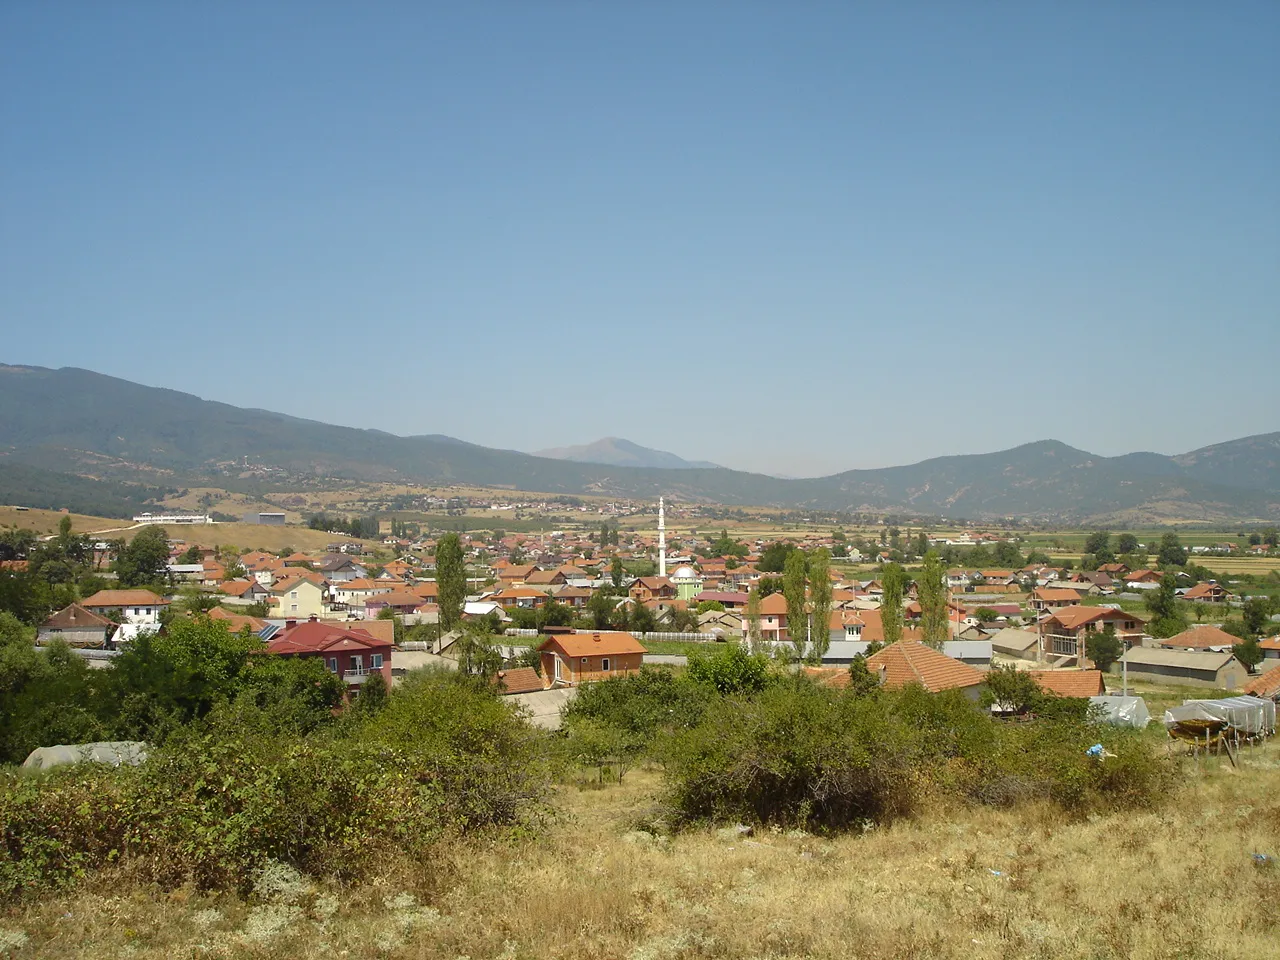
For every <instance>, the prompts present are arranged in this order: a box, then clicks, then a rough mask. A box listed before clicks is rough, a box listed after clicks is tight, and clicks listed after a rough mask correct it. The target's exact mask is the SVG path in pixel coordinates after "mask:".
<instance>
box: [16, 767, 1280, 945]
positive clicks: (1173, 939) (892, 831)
mask: <svg viewBox="0 0 1280 960" xmlns="http://www.w3.org/2000/svg"><path fill="white" fill-rule="evenodd" d="M1278 760H1280V749H1278V748H1277V747H1275V746H1272V747H1267V748H1264V749H1263V750H1261V751H1259V752H1258V753H1256V754H1254V755H1252V756H1249V757H1248V758H1247V759H1246V760H1245V762H1244V766H1243V767H1242V769H1241V770H1240V771H1238V772H1235V771H1231V770H1230V769H1228V768H1222V767H1220V766H1218V765H1217V763H1216V761H1215V762H1214V764H1213V766H1212V767H1211V768H1206V769H1203V770H1197V769H1196V768H1194V767H1190V768H1188V771H1187V776H1188V777H1189V778H1190V783H1189V785H1188V787H1187V789H1186V790H1185V792H1184V793H1183V794H1182V795H1181V796H1180V797H1179V799H1178V801H1177V802H1176V803H1175V804H1170V805H1169V806H1168V807H1167V808H1166V809H1163V810H1160V811H1155V812H1150V813H1142V814H1131V815H1115V816H1110V817H1104V818H1097V819H1093V820H1088V821H1081V822H1068V821H1067V820H1066V819H1065V818H1064V817H1063V816H1062V814H1061V813H1060V812H1059V811H1056V810H1054V809H1051V808H1047V807H1045V808H1040V807H1031V808H1023V809H1021V810H1018V811H1013V812H1000V811H992V810H986V809H961V810H952V811H945V810H935V811H933V812H932V813H930V814H929V815H928V816H926V817H924V818H922V819H921V820H920V821H918V822H911V823H903V824H900V825H897V826H894V827H892V828H888V829H877V830H872V831H870V832H869V833H867V834H865V835H859V836H846V837H841V838H837V839H834V840H823V839H819V838H815V837H812V836H805V835H783V834H778V833H769V832H766V833H764V834H762V835H759V836H756V837H752V838H734V839H728V840H726V839H720V838H718V837H717V836H716V835H715V834H713V833H711V832H709V831H699V832H693V833H689V834H685V835H682V836H678V837H676V838H674V839H671V840H665V839H658V838H655V837H653V836H652V835H650V834H647V833H640V832H635V831H632V830H631V825H632V823H633V822H634V820H635V818H636V816H637V814H641V813H643V812H644V811H646V810H647V809H648V808H649V807H650V806H651V804H652V803H653V800H654V796H655V794H656V791H657V789H658V787H659V777H658V775H657V774H656V773H654V772H651V771H639V772H636V773H633V774H632V775H631V776H629V777H628V779H627V782H626V784H625V785H623V786H621V787H618V786H613V787H609V788H606V789H603V790H598V791H583V792H579V791H578V790H577V789H575V788H572V787H566V788H563V789H562V790H561V793H560V797H559V805H560V808H561V809H562V811H563V816H562V817H561V819H560V821H559V822H558V823H555V824H553V825H551V826H549V827H548V828H547V829H545V830H543V831H540V832H539V833H538V834H537V835H535V836H531V837H530V838H528V839H526V840H524V841H520V842H493V843H491V844H484V843H478V842H477V843H472V844H469V845H468V846H466V847H465V848H464V849H459V850H456V851H454V853H453V862H452V864H451V865H450V869H449V870H448V871H447V872H446V873H445V874H442V875H443V876H446V877H447V879H446V880H444V881H443V882H441V883H439V884H438V885H437V891H436V893H435V894H434V895H433V896H431V897H430V902H429V903H426V904H424V903H421V902H420V901H418V900H416V899H414V898H413V897H412V896H410V895H408V894H407V893H406V891H405V890H404V889H403V886H402V885H400V884H398V883H396V882H393V881H390V880H389V881H387V882H385V883H382V884H372V885H368V886H365V887H362V888H360V889H357V890H347V891H343V890H328V891H316V890H312V891H310V892H307V893H301V894H300V895H298V896H297V897H296V898H295V899H294V900H293V903H292V904H289V903H276V904H274V905H271V904H265V905H264V904H261V903H259V904H254V903H252V902H249V903H246V902H243V901H240V900H237V899H235V898H232V897H227V896H224V897H218V898H209V897H204V896H201V895H198V894H194V893H191V892H190V891H179V892H178V893H176V894H170V895H163V894H160V893H158V892H151V891H147V890H140V889H136V888H130V887H128V886H124V887H123V888H119V887H113V886H112V885H111V884H110V883H103V884H102V885H101V886H100V887H99V888H97V889H96V890H95V889H87V890H85V891H83V892H81V893H79V894H77V895H73V896H68V897H63V898H54V899H49V900H46V901H45V902H43V903H40V904H36V905H31V906H27V907H24V908H17V909H14V910H12V911H10V912H9V913H8V914H7V915H0V952H2V951H3V946H2V944H3V943H4V942H5V941H4V939H3V938H4V937H5V936H6V934H5V933H4V932H3V931H8V934H7V935H8V936H9V937H10V940H11V941H16V940H17V939H19V937H20V936H25V937H27V938H28V939H27V941H26V945H25V946H24V947H23V948H21V950H19V951H15V955H16V956H59V957H62V956H68V957H75V956H79V957H87V958H95V960H96V958H106V957H126V956H127V957H138V958H146V957H155V958H160V957H166V958H167V957H174V956H211V957H232V956H236V957H238V956H252V957H279V958H286V957H288V958H294V957H297V958H321V957H323V958H329V957H335V956H338V957H397V958H398V957H405V958H410V957H413V958H419V957H420V958H436V957H439V958H450V960H452V958H457V957H461V956H467V957H471V958H477V960H478V958H481V957H502V958H525V957H528V958H535V957H537V958H541V957H562V958H583V960H586V958H607V957H626V958H632V960H672V958H679V957H771V958H791V957H795V958H799V957H830V958H848V957H867V958H872V957H874V958H886V957H902V958H920V957H939V958H960V957H963V958H979V960H981V958H992V960H995V958H1001V960H1003V958H1008V957H1039V958H1071V957H1082V958H1083V957H1090V958H1094V957H1125V958H1135V960H1143V958H1152V960H1156V958H1159V960H1164V958H1168V957H1215V958H1235V957H1239V958H1249V960H1259V958H1262V957H1274V956H1276V955H1277V946H1276V945H1277V943H1280V913H1278V912H1277V908H1276V903H1277V902H1278V901H1280V868H1275V867H1262V868H1260V867H1258V866H1256V865H1255V863H1254V861H1253V859H1252V856H1251V855H1252V854H1253V853H1255V852H1264V853H1269V854H1272V855H1274V854H1276V853H1280V850H1277V845H1278V844H1280V762H1277V761H1278ZM121 889H123V890H124V892H123V893H121V892H120V890H121Z"/></svg>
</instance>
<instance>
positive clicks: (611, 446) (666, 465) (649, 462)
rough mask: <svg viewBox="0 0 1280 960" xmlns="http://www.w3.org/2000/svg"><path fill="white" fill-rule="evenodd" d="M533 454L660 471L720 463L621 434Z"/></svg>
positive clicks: (708, 467)
mask: <svg viewBox="0 0 1280 960" xmlns="http://www.w3.org/2000/svg"><path fill="white" fill-rule="evenodd" d="M533 456H535V457H549V458H550V459H552V460H572V461H573V462H574V463H602V464H605V465H606V466H610V467H656V468H657V469H659V470H698V469H704V470H715V469H717V468H718V467H719V466H720V464H718V463H708V462H707V461H706V460H685V459H684V458H683V457H678V456H676V455H675V454H674V453H667V452H666V451H665V450H654V449H653V448H652V447H642V446H640V444H638V443H632V442H631V441H630V440H624V439H622V437H604V438H603V439H601V440H597V441H595V443H584V444H582V445H580V446H576V447H553V448H552V449H550V450H538V451H536V452H535V453H534V454H533Z"/></svg>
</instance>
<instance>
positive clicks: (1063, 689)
mask: <svg viewBox="0 0 1280 960" xmlns="http://www.w3.org/2000/svg"><path fill="white" fill-rule="evenodd" d="M1027 672H1028V673H1030V674H1031V678H1032V679H1033V680H1035V682H1036V686H1038V687H1039V688H1040V689H1041V690H1043V691H1044V692H1045V693H1054V694H1057V695H1058V696H1060V697H1100V696H1102V695H1103V694H1105V693H1106V692H1107V687H1106V684H1105V683H1104V682H1103V677H1102V671H1101V670H1028V671H1027Z"/></svg>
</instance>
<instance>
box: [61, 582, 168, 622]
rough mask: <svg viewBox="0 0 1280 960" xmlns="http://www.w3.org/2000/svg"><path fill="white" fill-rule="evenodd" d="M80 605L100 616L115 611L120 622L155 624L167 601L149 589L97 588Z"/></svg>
mask: <svg viewBox="0 0 1280 960" xmlns="http://www.w3.org/2000/svg"><path fill="white" fill-rule="evenodd" d="M80 606H82V607H84V608H85V609H86V610H89V611H91V612H93V613H96V614H98V616H100V617H110V615H111V612H112V611H116V612H117V613H118V614H119V616H120V619H121V622H122V623H144V624H157V623H159V622H160V614H161V613H162V612H163V611H164V610H166V609H167V608H168V606H169V601H168V600H166V599H164V597H160V596H157V595H156V594H154V593H152V592H151V591H150V590H99V591H98V592H97V593H95V594H94V595H93V596H92V597H89V598H88V599H87V600H85V601H83V602H82V603H81V604H80Z"/></svg>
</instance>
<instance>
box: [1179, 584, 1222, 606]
mask: <svg viewBox="0 0 1280 960" xmlns="http://www.w3.org/2000/svg"><path fill="white" fill-rule="evenodd" d="M1230 597H1231V593H1230V592H1229V591H1228V590H1227V588H1226V587H1224V586H1223V585H1222V584H1220V583H1215V582H1214V581H1213V580H1206V581H1205V582H1204V583H1197V584H1196V585H1195V586H1194V587H1191V588H1189V589H1188V590H1187V592H1186V593H1184V594H1183V595H1182V599H1183V600H1191V601H1194V602H1199V603H1226V602H1227V600H1228V598H1230Z"/></svg>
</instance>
